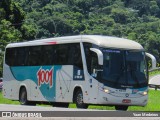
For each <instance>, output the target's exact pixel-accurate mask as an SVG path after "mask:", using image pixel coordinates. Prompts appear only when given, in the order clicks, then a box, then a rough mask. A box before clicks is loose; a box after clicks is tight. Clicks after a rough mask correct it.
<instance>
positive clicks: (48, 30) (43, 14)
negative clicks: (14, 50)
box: [0, 0, 160, 76]
mask: <svg viewBox="0 0 160 120" xmlns="http://www.w3.org/2000/svg"><path fill="white" fill-rule="evenodd" d="M77 34H98V35H108V36H117V37H123V38H128V39H132V40H135V41H138V42H139V43H141V44H142V45H143V46H144V48H145V50H146V51H148V52H150V53H151V54H153V55H155V56H156V58H157V60H158V61H160V57H159V56H160V55H159V54H160V0H1V1H0V51H4V48H5V46H6V44H8V43H10V42H19V41H28V40H34V39H39V38H50V37H57V36H67V35H77ZM2 59H3V52H0V76H1V75H2Z"/></svg>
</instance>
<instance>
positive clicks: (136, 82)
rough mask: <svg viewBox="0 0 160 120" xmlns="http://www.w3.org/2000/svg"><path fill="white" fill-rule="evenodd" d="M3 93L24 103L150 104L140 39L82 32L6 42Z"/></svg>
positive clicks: (117, 106) (81, 105)
mask: <svg viewBox="0 0 160 120" xmlns="http://www.w3.org/2000/svg"><path fill="white" fill-rule="evenodd" d="M3 78H4V80H3V82H4V85H3V95H4V97H5V98H8V99H12V100H19V101H20V103H21V104H22V105H27V104H36V103H37V102H50V103H53V104H54V105H55V106H56V105H58V106H65V107H67V106H68V104H69V103H76V106H77V108H87V107H88V105H90V104H95V105H109V106H115V109H116V110H127V109H128V106H145V105H146V104H147V101H148V72H147V66H146V61H145V51H144V48H143V47H142V46H141V45H140V44H139V43H137V42H134V41H131V40H128V39H123V38H117V37H109V36H101V35H78V36H66V37H57V38H49V39H42V40H35V41H29V42H21V43H12V44H8V45H7V46H6V51H5V57H4V67H3Z"/></svg>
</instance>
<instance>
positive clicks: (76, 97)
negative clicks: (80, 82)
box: [73, 86, 88, 109]
mask: <svg viewBox="0 0 160 120" xmlns="http://www.w3.org/2000/svg"><path fill="white" fill-rule="evenodd" d="M73 102H74V103H76V106H77V108H85V109H87V108H88V105H87V104H85V103H84V102H83V92H82V88H81V87H79V86H77V87H75V89H74V92H73Z"/></svg>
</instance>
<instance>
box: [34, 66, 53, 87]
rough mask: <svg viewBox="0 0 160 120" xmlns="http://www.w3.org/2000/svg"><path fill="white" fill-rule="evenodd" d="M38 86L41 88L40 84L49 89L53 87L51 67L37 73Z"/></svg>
mask: <svg viewBox="0 0 160 120" xmlns="http://www.w3.org/2000/svg"><path fill="white" fill-rule="evenodd" d="M37 79H38V86H39V87H41V85H42V84H49V87H50V88H51V87H52V86H53V67H52V68H51V69H50V70H49V69H46V70H44V69H42V67H40V69H39V70H38V72H37Z"/></svg>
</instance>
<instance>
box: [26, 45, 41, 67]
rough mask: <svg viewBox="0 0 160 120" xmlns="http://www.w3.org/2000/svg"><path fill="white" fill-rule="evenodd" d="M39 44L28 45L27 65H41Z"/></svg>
mask: <svg viewBox="0 0 160 120" xmlns="http://www.w3.org/2000/svg"><path fill="white" fill-rule="evenodd" d="M41 64H42V62H41V46H33V47H30V50H29V57H28V65H29V66H39V65H41Z"/></svg>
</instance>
